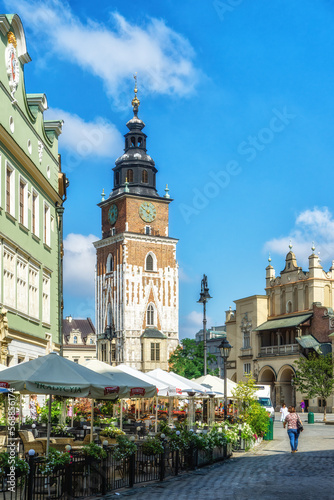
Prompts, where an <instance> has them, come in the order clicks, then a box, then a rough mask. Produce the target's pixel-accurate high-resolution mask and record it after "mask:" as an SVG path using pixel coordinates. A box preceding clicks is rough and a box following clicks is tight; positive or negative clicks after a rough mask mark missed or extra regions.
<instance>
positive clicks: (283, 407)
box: [280, 403, 289, 422]
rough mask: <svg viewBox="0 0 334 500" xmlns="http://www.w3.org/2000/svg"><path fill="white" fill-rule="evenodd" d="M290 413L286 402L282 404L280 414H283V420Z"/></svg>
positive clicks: (282, 420)
mask: <svg viewBox="0 0 334 500" xmlns="http://www.w3.org/2000/svg"><path fill="white" fill-rule="evenodd" d="M288 413H289V410H288V409H287V407H286V404H285V403H283V404H282V407H281V409H280V414H281V422H284V420H285V417H286V416H287V414H288Z"/></svg>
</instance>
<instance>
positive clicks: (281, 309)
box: [226, 247, 334, 412]
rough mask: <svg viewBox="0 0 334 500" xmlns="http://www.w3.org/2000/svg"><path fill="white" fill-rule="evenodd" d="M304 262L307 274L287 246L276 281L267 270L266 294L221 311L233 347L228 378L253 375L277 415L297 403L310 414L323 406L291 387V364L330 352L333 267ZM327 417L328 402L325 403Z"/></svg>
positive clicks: (312, 257)
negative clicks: (312, 354)
mask: <svg viewBox="0 0 334 500" xmlns="http://www.w3.org/2000/svg"><path fill="white" fill-rule="evenodd" d="M314 250H315V248H314V247H312V254H311V255H310V257H309V269H308V271H303V270H302V268H301V267H299V266H298V264H297V260H296V256H295V254H294V253H293V252H292V247H290V251H289V252H288V254H287V256H286V259H285V267H284V269H283V271H281V272H280V274H279V275H278V276H276V274H275V269H274V268H273V266H272V265H271V261H270V259H269V265H268V266H267V268H266V289H265V291H266V294H265V295H253V296H251V297H246V298H243V299H239V300H236V301H235V304H236V308H235V310H231V308H230V310H229V311H227V312H226V333H227V338H228V340H229V341H230V343H231V344H232V346H233V349H232V351H231V355H230V357H229V360H228V369H227V376H228V377H229V378H231V379H232V380H234V381H239V380H242V379H245V376H246V375H247V374H249V373H252V374H253V376H254V377H255V379H256V380H257V382H258V383H259V384H261V383H265V384H269V385H270V386H271V396H272V400H273V404H274V406H275V407H276V410H277V409H279V407H280V406H281V404H282V403H283V402H285V403H286V404H287V405H290V404H293V405H297V407H299V404H300V402H301V401H302V400H304V401H305V402H306V405H307V407H308V408H309V409H310V410H311V411H317V412H319V411H320V412H321V411H323V407H324V404H325V402H324V401H322V400H320V398H315V399H311V400H308V399H307V397H306V395H303V394H300V393H298V392H297V391H296V390H295V387H294V374H295V365H294V361H296V360H297V359H299V357H300V356H301V355H307V354H308V353H309V352H310V351H315V352H318V353H319V354H326V353H327V352H331V350H332V345H331V340H332V338H334V337H331V336H330V334H331V333H332V332H333V331H334V312H333V310H334V303H333V283H334V267H333V266H332V267H331V268H330V269H329V271H328V272H326V271H325V270H324V269H323V268H322V266H321V262H320V259H319V257H318V255H316V254H315V253H314ZM326 405H327V411H328V412H331V411H332V407H333V398H332V397H331V398H329V399H328V400H327V402H326Z"/></svg>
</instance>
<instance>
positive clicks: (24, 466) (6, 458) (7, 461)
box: [0, 451, 29, 477]
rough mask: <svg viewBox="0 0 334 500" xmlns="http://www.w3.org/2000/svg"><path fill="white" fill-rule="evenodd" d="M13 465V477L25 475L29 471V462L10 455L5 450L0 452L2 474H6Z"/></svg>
mask: <svg viewBox="0 0 334 500" xmlns="http://www.w3.org/2000/svg"><path fill="white" fill-rule="evenodd" d="M13 460H14V462H13ZM13 466H14V467H15V477H20V476H25V475H26V474H28V472H29V464H28V462H26V461H25V460H24V459H23V458H18V457H17V456H15V457H12V456H10V455H9V453H7V452H6V451H3V452H2V453H0V470H1V472H2V475H8V474H9V472H10V468H11V467H13Z"/></svg>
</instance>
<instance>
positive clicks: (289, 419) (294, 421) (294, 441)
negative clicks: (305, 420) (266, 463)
mask: <svg viewBox="0 0 334 500" xmlns="http://www.w3.org/2000/svg"><path fill="white" fill-rule="evenodd" d="M289 412H290V413H288V415H287V416H286V417H285V420H284V424H283V425H284V428H285V426H286V424H287V425H288V436H289V439H290V446H291V453H296V451H298V437H299V433H300V430H299V429H298V422H300V425H301V426H302V423H301V420H300V418H299V415H298V413H296V408H295V407H294V406H291V407H290V406H289ZM301 430H303V429H301Z"/></svg>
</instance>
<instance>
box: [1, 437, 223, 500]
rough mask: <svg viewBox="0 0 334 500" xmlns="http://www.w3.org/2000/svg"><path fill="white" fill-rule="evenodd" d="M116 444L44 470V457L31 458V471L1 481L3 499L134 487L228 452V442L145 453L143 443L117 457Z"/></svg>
mask: <svg viewBox="0 0 334 500" xmlns="http://www.w3.org/2000/svg"><path fill="white" fill-rule="evenodd" d="M113 448H114V447H113V446H108V447H105V450H106V457H105V458H104V459H102V460H95V459H92V458H91V457H89V456H85V455H83V454H81V453H74V452H73V453H72V452H71V463H69V464H66V465H62V466H58V467H56V468H55V469H53V470H50V471H47V472H46V471H45V462H44V459H43V458H42V457H30V458H29V460H28V459H27V460H28V461H29V467H30V470H29V473H28V474H27V475H23V476H20V477H17V478H16V484H15V487H14V488H11V487H10V485H9V482H8V481H7V480H6V476H3V477H2V480H1V481H0V499H4V500H22V499H24V500H53V499H55V500H56V499H57V500H68V499H71V498H73V499H75V498H87V497H89V496H93V495H97V494H102V495H105V494H106V493H108V492H111V491H114V490H118V489H120V488H126V487H133V486H134V485H135V484H139V483H145V482H149V481H163V480H164V479H165V478H166V477H169V476H175V475H178V474H180V473H182V472H183V471H187V470H191V469H195V468H196V467H201V466H204V465H208V464H210V463H212V462H214V461H219V460H224V459H225V458H227V457H228V456H229V454H228V452H227V446H226V445H225V446H224V447H222V448H214V449H213V450H211V451H206V450H198V449H196V448H195V447H194V446H191V447H190V448H188V449H185V450H182V449H180V450H179V449H177V450H171V449H169V447H168V443H164V452H163V453H159V454H156V455H146V454H145V453H144V452H143V446H142V443H138V444H137V451H136V453H135V454H134V455H132V456H130V457H128V458H125V459H122V460H115V458H114V456H113Z"/></svg>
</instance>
